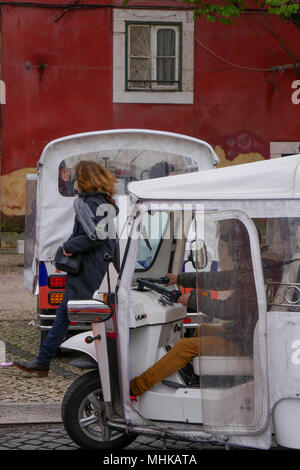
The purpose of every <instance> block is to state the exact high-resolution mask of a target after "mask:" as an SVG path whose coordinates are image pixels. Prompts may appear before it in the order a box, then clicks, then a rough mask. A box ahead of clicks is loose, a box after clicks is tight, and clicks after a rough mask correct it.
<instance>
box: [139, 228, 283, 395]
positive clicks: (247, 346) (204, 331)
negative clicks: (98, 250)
mask: <svg viewBox="0 0 300 470" xmlns="http://www.w3.org/2000/svg"><path fill="white" fill-rule="evenodd" d="M233 232H235V233H231V234H227V237H226V238H227V239H226V240H225V239H224V238H223V240H224V241H229V238H228V236H230V238H231V240H230V246H231V248H232V253H233V262H234V265H235V269H233V270H228V271H216V272H198V273H180V274H178V275H176V274H171V273H168V274H166V277H168V279H169V283H168V285H172V284H177V285H179V286H182V287H191V288H194V289H195V288H196V285H197V284H198V285H199V286H201V289H203V288H204V289H213V290H216V291H227V294H228V297H227V298H223V300H221V299H218V298H212V297H210V295H209V291H208V295H203V294H202V293H200V292H197V290H193V291H192V292H191V293H189V294H183V295H182V296H181V297H179V299H178V302H179V303H181V304H182V305H184V306H185V307H187V308H188V309H190V311H194V312H197V311H198V312H203V313H204V314H205V315H206V316H207V317H209V319H210V320H212V319H213V318H214V317H218V318H219V319H222V320H225V322H223V323H218V324H214V323H211V322H203V323H201V325H200V337H198V336H197V333H198V329H197V330H196V331H195V335H194V337H191V338H183V339H180V340H179V341H178V342H177V343H176V344H175V346H174V347H172V348H171V349H170V350H169V351H168V352H167V354H165V355H164V356H163V357H162V358H161V359H160V360H159V361H158V362H156V363H155V364H154V365H153V366H152V367H150V368H149V369H147V370H146V371H145V372H144V373H143V374H141V375H140V376H138V377H135V378H134V379H133V380H131V382H130V393H131V395H132V396H138V395H141V394H143V393H145V392H146V391H148V390H150V389H151V388H152V387H153V386H154V385H155V384H156V383H158V382H161V381H162V380H164V379H165V378H166V377H169V376H170V375H171V374H173V373H174V372H176V371H177V370H179V369H182V368H183V367H184V366H186V364H187V363H189V362H190V361H191V360H192V359H193V357H196V356H199V355H204V356H237V355H251V354H252V345H253V334H254V328H255V325H256V322H257V319H258V305H257V297H256V289H255V283H254V277H253V273H252V262H251V254H250V247H249V241H248V240H247V239H248V233H247V232H246V230H245V228H244V227H243V226H242V224H240V225H239V226H238V228H237V227H235V230H234V231H233ZM262 262H263V270H264V276H265V278H269V279H270V278H272V279H273V280H277V281H278V280H280V279H281V266H280V264H279V263H276V262H274V259H273V258H272V255H271V256H270V254H269V256H267V255H266V254H265V253H263V254H262ZM226 320H227V321H226ZM228 320H229V321H228ZM233 339H234V342H233Z"/></svg>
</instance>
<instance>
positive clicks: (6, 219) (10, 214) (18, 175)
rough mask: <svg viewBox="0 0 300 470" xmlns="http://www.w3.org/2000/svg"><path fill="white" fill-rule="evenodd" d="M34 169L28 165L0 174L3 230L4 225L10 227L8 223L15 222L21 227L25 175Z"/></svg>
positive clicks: (12, 223)
mask: <svg viewBox="0 0 300 470" xmlns="http://www.w3.org/2000/svg"><path fill="white" fill-rule="evenodd" d="M35 171H36V169H35V168H31V167H28V168H20V169H18V170H15V171H13V172H12V173H7V174H5V175H1V177H0V191H1V222H2V226H3V227H2V228H3V229H4V230H5V229H6V227H7V228H8V229H10V225H15V224H16V225H17V226H18V225H20V227H21V228H22V225H23V219H24V215H25V201H26V194H25V193H26V175H27V174H28V173H35ZM18 221H19V223H18Z"/></svg>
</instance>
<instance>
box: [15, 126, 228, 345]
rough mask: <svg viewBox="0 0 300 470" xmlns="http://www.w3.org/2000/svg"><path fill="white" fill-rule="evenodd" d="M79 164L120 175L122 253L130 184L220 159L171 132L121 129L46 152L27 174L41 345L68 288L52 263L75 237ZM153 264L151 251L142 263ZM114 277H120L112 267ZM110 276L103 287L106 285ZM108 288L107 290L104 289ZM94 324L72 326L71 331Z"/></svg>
mask: <svg viewBox="0 0 300 470" xmlns="http://www.w3.org/2000/svg"><path fill="white" fill-rule="evenodd" d="M80 160H95V161H97V162H99V163H101V164H102V165H103V166H105V167H106V168H107V169H109V170H110V171H111V172H112V173H114V174H115V175H116V176H117V179H118V183H117V188H116V189H117V194H116V201H117V204H118V206H119V208H120V212H119V216H118V218H117V220H116V231H117V235H118V237H119V239H120V243H119V244H120V255H121V257H122V251H123V250H124V243H125V240H127V235H124V232H123V228H124V225H125V221H126V219H127V212H128V184H129V183H130V182H131V181H145V180H147V179H149V178H154V177H155V178H157V177H164V176H167V175H176V174H184V173H189V172H195V171H201V170H208V169H211V168H214V167H215V166H216V164H217V163H218V162H219V159H218V157H217V155H216V153H215V152H214V150H213V149H212V148H211V146H210V145H209V144H207V143H206V142H204V141H201V140H199V139H196V138H193V137H189V136H185V135H181V134H175V133H170V132H162V131H154V130H143V129H120V130H105V131H97V132H88V133H82V134H76V135H71V136H67V137H63V138H60V139H57V140H54V141H52V142H50V143H49V144H48V145H47V146H46V147H45V149H44V150H43V152H42V154H41V157H40V159H39V161H38V164H37V171H36V174H29V175H28V176H27V188H26V217H25V248H24V253H25V255H24V267H25V269H24V273H25V276H24V285H25V288H27V289H30V290H32V291H33V292H34V293H35V294H36V295H37V297H38V301H37V305H38V316H39V319H40V324H39V328H40V330H41V342H43V341H44V339H45V337H46V336H47V333H48V330H49V329H50V328H51V325H52V323H53V320H54V318H55V315H56V309H57V307H58V305H59V304H60V302H61V300H62V298H63V295H64V289H65V282H66V275H65V273H64V272H60V271H58V270H57V269H56V267H55V265H54V263H53V260H54V257H55V253H56V251H57V248H58V247H59V245H61V244H62V243H63V242H64V241H66V240H67V239H68V237H69V236H70V234H71V233H72V228H73V221H74V215H75V211H74V198H75V196H76V182H75V180H74V177H75V174H74V171H75V167H76V164H77V163H78V162H79V161H80ZM150 262H151V253H150V254H148V256H147V257H144V258H143V259H141V260H140V263H141V265H142V264H143V265H144V266H147V263H150ZM110 271H111V273H110V276H111V278H113V277H114V276H116V271H115V269H114V267H113V265H112V264H111V265H110V266H108V273H109V272H110ZM107 283H108V280H107V278H106V279H105V280H104V281H103V286H102V288H104V289H105V287H104V285H107ZM106 289H107V288H106ZM89 328H90V325H89V324H88V323H87V324H83V323H80V324H79V323H78V322H76V321H74V322H71V324H70V327H69V330H70V333H71V332H72V330H85V329H89Z"/></svg>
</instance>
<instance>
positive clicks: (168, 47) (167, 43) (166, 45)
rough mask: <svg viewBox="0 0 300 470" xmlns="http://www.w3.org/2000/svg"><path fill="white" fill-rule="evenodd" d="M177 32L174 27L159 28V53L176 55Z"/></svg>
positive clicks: (161, 54)
mask: <svg viewBox="0 0 300 470" xmlns="http://www.w3.org/2000/svg"><path fill="white" fill-rule="evenodd" d="M175 40H176V34H175V31H174V29H159V30H158V31H157V55H158V57H160V56H175Z"/></svg>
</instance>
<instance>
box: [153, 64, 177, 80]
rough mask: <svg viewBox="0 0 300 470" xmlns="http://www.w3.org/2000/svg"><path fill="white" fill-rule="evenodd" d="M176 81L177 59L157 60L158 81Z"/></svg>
mask: <svg viewBox="0 0 300 470" xmlns="http://www.w3.org/2000/svg"><path fill="white" fill-rule="evenodd" d="M162 80H167V81H171V82H172V81H174V80H175V59H157V81H158V82H159V81H162Z"/></svg>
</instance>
